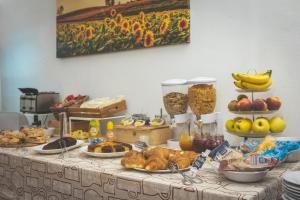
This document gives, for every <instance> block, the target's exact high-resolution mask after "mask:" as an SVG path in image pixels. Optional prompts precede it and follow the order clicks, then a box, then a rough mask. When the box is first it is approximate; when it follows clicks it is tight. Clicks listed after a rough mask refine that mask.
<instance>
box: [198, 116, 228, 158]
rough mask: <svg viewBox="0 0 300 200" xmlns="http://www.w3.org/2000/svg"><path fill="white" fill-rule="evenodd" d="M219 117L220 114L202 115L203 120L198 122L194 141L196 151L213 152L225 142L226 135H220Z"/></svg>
mask: <svg viewBox="0 0 300 200" xmlns="http://www.w3.org/2000/svg"><path fill="white" fill-rule="evenodd" d="M218 116H219V113H211V114H206V115H201V120H199V121H196V124H197V125H198V130H197V132H196V133H195V136H194V139H193V150H194V151H196V152H198V153H201V152H204V151H205V150H206V149H209V150H213V149H214V148H216V147H217V146H219V145H220V144H222V143H223V142H224V135H223V134H220V133H218V118H219V117H218Z"/></svg>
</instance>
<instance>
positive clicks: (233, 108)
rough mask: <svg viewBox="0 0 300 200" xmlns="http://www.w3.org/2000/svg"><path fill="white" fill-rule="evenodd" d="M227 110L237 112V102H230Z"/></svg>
mask: <svg viewBox="0 0 300 200" xmlns="http://www.w3.org/2000/svg"><path fill="white" fill-rule="evenodd" d="M228 110H230V111H238V110H239V106H238V101H237V100H232V101H230V102H229V104H228Z"/></svg>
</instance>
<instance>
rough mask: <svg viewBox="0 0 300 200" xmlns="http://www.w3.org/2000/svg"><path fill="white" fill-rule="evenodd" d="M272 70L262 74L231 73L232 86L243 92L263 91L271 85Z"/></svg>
mask: <svg viewBox="0 0 300 200" xmlns="http://www.w3.org/2000/svg"><path fill="white" fill-rule="evenodd" d="M271 75H272V70H268V71H267V72H265V73H262V74H242V73H232V77H233V78H234V80H235V81H234V85H235V86H236V87H238V88H240V89H244V90H265V89H268V88H269V87H270V86H271V85H272V78H271Z"/></svg>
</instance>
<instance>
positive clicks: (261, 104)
mask: <svg viewBox="0 0 300 200" xmlns="http://www.w3.org/2000/svg"><path fill="white" fill-rule="evenodd" d="M252 109H253V110H254V111H267V110H268V105H267V103H266V102H265V100H263V99H255V100H254V101H253V102H252Z"/></svg>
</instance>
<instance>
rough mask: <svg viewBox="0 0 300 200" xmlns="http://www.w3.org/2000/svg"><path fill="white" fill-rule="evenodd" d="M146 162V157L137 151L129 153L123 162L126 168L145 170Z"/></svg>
mask: <svg viewBox="0 0 300 200" xmlns="http://www.w3.org/2000/svg"><path fill="white" fill-rule="evenodd" d="M145 163H146V160H145V158H144V155H143V154H142V153H140V152H137V151H129V152H128V153H126V154H125V156H124V158H123V159H122V160H121V164H122V166H124V167H125V168H128V169H130V168H142V169H143V168H145Z"/></svg>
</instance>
